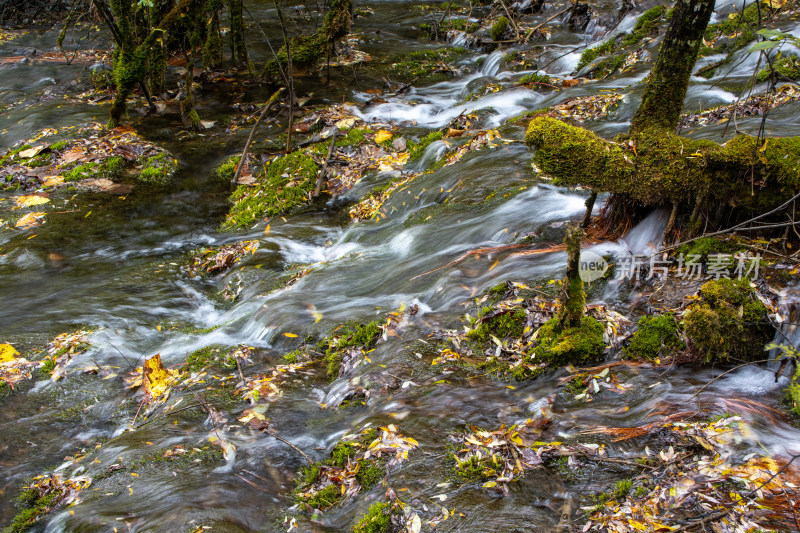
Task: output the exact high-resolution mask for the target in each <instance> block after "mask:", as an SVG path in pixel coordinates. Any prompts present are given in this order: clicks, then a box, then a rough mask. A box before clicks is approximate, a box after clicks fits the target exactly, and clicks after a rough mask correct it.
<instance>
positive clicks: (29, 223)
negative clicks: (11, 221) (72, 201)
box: [16, 211, 47, 228]
mask: <svg viewBox="0 0 800 533" xmlns="http://www.w3.org/2000/svg"><path fill="white" fill-rule="evenodd" d="M46 214H47V213H42V212H40V211H36V212H34V213H28V214H27V215H25V216H24V217H22V218H21V219H19V220H17V224H16V226H17V227H18V228H35V227H36V226H38V225H39V224H41V223H42V221H41V220H40V219H41V218H44V216H45V215H46Z"/></svg>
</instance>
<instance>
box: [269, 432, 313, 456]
mask: <svg viewBox="0 0 800 533" xmlns="http://www.w3.org/2000/svg"><path fill="white" fill-rule="evenodd" d="M266 432H267V433H269V434H270V435H272V436H273V437H275V438H276V439H278V440H279V441H281V442H282V443H284V444H286V445H287V446H289V447H290V448H292V449H293V450H294V451H296V452H297V453H299V454H300V455H302V456H303V457H304V458H305V460H306V461H308V463H309V464H312V465H313V464H314V461H313V460H311V457H309V456H308V455H306V452H304V451H303V450H301V449H300V448H298V447H297V446H295V445H294V444H292V443H291V442H289V441H288V440H286V439H284V438H283V437H281V436H280V435H278V434H277V433H275V430H274V429H272V428H267V429H266Z"/></svg>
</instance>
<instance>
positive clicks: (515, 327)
mask: <svg viewBox="0 0 800 533" xmlns="http://www.w3.org/2000/svg"><path fill="white" fill-rule="evenodd" d="M481 315H482V316H479V317H478V320H477V321H476V322H475V324H474V326H473V328H472V329H470V330H469V332H467V338H468V339H471V340H474V341H477V342H486V341H489V340H490V339H491V336H495V337H496V338H498V339H505V338H508V337H520V336H521V335H522V329H523V327H524V326H525V320H526V318H527V315H526V314H525V310H524V309H516V310H509V311H500V312H497V313H493V311H492V308H491V307H487V308H485V309H483V310H482V311H481ZM488 315H491V316H488ZM487 317H488V318H487Z"/></svg>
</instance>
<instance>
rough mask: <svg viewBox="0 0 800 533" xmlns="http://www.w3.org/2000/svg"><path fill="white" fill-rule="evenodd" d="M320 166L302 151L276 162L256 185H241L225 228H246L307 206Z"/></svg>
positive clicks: (232, 199) (235, 194)
mask: <svg viewBox="0 0 800 533" xmlns="http://www.w3.org/2000/svg"><path fill="white" fill-rule="evenodd" d="M318 168H319V166H318V165H317V163H316V161H314V159H312V158H311V157H310V156H309V155H308V154H306V153H305V152H303V151H302V150H298V151H296V152H292V153H290V154H287V155H285V156H281V157H279V158H277V159H275V160H273V161H272V162H271V163H270V164H269V165H268V166H267V167H266V168H265V169H264V171H263V173H262V175H261V176H260V177H259V179H258V182H257V183H256V184H255V185H240V186H239V187H238V188H237V189H236V190H235V191H234V192H233V194H232V195H231V201H232V202H233V207H231V210H230V213H229V214H228V218H227V219H226V220H225V222H224V223H223V227H225V228H246V227H249V226H252V225H253V224H255V223H256V222H258V221H259V220H261V219H263V218H270V217H274V216H278V215H283V214H287V213H290V212H292V211H295V210H297V209H298V208H300V207H302V206H305V205H307V204H308V199H309V195H310V194H311V192H312V191H313V190H314V186H315V184H316V178H317V171H318Z"/></svg>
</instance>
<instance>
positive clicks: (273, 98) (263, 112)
mask: <svg viewBox="0 0 800 533" xmlns="http://www.w3.org/2000/svg"><path fill="white" fill-rule="evenodd" d="M282 92H283V87H281V88H280V89H278V90H277V91H275V93H274V94H273V95H272V96H270V98H269V100H267V103H266V104H264V109H262V110H261V114H260V115H258V120H256V123H255V124H253V129H252V130H250V136H249V137H247V142H246V143H244V150H242V158H241V159H240V160H239V164H238V165H236V172H235V173H234V174H233V179H231V185H236V182H237V181H238V180H239V175H240V174H241V173H242V167H243V166H244V163H245V160H246V158H247V151H248V150H249V149H250V143H252V142H253V137H255V136H256V130H257V129H258V126H259V125H260V124H261V121H262V120H263V119H264V117H265V116H266V114H267V111H269V109H270V108H271V107H272V106H273V105H274V104H275V102H277V101H278V97H279V96H280V95H281V93H282Z"/></svg>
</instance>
